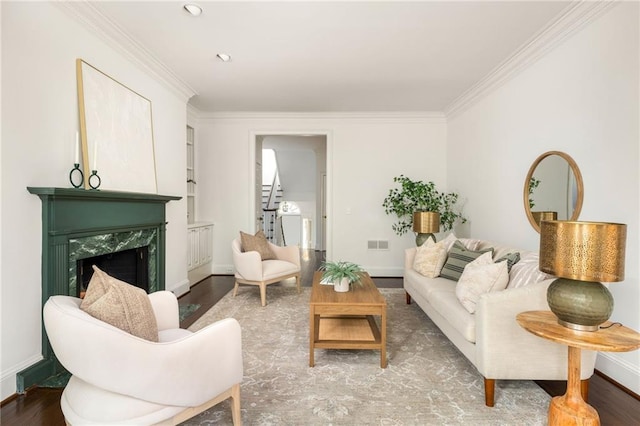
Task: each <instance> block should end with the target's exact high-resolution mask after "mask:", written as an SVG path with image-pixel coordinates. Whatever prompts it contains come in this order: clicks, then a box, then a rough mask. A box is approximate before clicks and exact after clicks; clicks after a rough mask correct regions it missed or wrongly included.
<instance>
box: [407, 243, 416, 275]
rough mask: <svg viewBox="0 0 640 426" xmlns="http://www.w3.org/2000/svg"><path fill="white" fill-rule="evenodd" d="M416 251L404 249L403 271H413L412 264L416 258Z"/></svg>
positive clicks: (412, 248) (411, 248) (413, 248)
mask: <svg viewBox="0 0 640 426" xmlns="http://www.w3.org/2000/svg"><path fill="white" fill-rule="evenodd" d="M416 251H417V249H416V248H415V247H410V248H408V249H405V251H404V269H405V270H406V269H413V262H414V260H415V258H416Z"/></svg>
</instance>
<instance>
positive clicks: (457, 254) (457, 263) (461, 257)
mask: <svg viewBox="0 0 640 426" xmlns="http://www.w3.org/2000/svg"><path fill="white" fill-rule="evenodd" d="M486 252H490V253H492V255H493V248H491V247H490V248H486V249H482V250H477V251H476V250H468V249H467V248H466V247H465V246H464V244H463V243H462V242H460V241H456V242H455V243H454V244H453V246H452V247H451V250H450V251H449V255H448V256H447V261H446V262H445V264H444V266H443V267H442V271H440V276H441V277H443V278H447V279H450V280H453V281H458V279H459V278H460V275H462V271H464V268H465V266H467V264H469V263H470V262H472V261H474V260H475V259H477V258H478V257H480V256H481V255H482V254H483V253H486Z"/></svg>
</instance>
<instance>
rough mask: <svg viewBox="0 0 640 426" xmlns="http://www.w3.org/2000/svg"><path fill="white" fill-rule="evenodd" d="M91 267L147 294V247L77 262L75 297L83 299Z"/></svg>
mask: <svg viewBox="0 0 640 426" xmlns="http://www.w3.org/2000/svg"><path fill="white" fill-rule="evenodd" d="M92 265H96V266H97V267H98V268H100V269H101V270H103V271H104V272H106V273H107V274H109V275H111V276H112V277H114V278H117V279H119V280H121V281H124V282H126V283H129V284H131V285H134V286H136V287H140V288H141V289H143V290H144V291H146V292H147V293H148V292H149V246H144V247H138V248H133V249H129V250H123V251H118V252H114V253H107V254H103V255H100V256H94V257H86V258H84V259H78V260H77V269H76V270H77V282H78V283H80V285H78V286H76V288H77V289H78V290H77V292H78V294H77V295H76V296H77V297H84V293H85V292H86V291H87V287H88V286H89V281H90V280H91V276H92V275H93V268H92Z"/></svg>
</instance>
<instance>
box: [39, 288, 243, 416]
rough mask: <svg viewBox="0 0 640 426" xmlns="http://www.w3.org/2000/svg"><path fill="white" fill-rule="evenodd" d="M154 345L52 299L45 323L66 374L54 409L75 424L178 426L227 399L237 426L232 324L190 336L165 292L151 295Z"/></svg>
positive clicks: (238, 373) (238, 359) (238, 363)
mask: <svg viewBox="0 0 640 426" xmlns="http://www.w3.org/2000/svg"><path fill="white" fill-rule="evenodd" d="M149 298H150V300H151V305H152V307H153V311H154V314H155V316H156V321H157V324H158V329H159V333H158V340H159V341H158V342H157V343H155V342H151V341H148V340H144V339H141V338H139V337H136V336H133V335H131V334H129V333H126V332H125V331H122V330H120V329H119V328H116V327H113V326H111V325H109V324H107V323H105V322H102V321H100V320H98V319H96V318H94V317H92V316H91V315H89V314H87V313H86V312H84V311H82V310H80V303H81V299H78V298H75V297H70V296H52V297H51V298H49V300H48V301H47V302H46V303H45V306H44V310H43V319H44V324H45V328H46V331H47V335H48V336H49V341H50V342H51V346H52V348H53V351H54V353H55V354H56V357H57V358H58V360H59V361H60V363H61V364H62V365H63V366H64V367H65V368H66V369H67V370H68V371H69V372H70V373H71V374H72V377H71V379H70V380H69V383H68V384H67V386H66V388H65V390H64V392H63V393H62V399H61V401H60V405H61V407H62V412H63V414H64V417H65V421H66V422H67V424H70V425H81V424H101V425H112V424H120V425H122V424H127V425H132V424H135V425H150V424H172V425H175V424H178V423H180V422H183V421H185V420H187V419H189V418H191V417H193V416H194V415H196V414H198V413H200V412H202V411H204V410H206V409H208V408H210V407H212V406H214V405H216V404H218V403H219V402H221V401H223V400H225V399H227V398H231V399H232V415H233V423H234V425H236V426H237V425H240V424H241V417H240V382H241V381H242V376H243V366H242V342H241V330H240V325H239V324H238V322H237V321H236V320H235V319H233V318H227V319H223V320H221V321H218V322H216V323H214V324H211V325H209V326H207V327H205V328H203V329H202V330H199V331H198V332H196V333H192V332H191V331H188V330H184V329H181V328H179V317H178V301H177V299H176V297H175V295H174V294H173V293H171V292H169V291H159V292H156V293H152V294H150V295H149Z"/></svg>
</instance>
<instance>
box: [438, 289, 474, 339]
mask: <svg viewBox="0 0 640 426" xmlns="http://www.w3.org/2000/svg"><path fill="white" fill-rule="evenodd" d="M442 281H446V282H448V283H449V284H450V285H449V286H439V287H438V288H437V289H435V290H433V291H432V292H431V293H430V294H429V299H428V300H429V304H430V305H431V306H432V307H433V309H435V310H436V311H437V312H438V313H439V314H440V315H442V316H443V317H444V318H446V319H447V321H448V322H449V324H450V325H451V327H453V328H454V329H455V330H456V331H457V332H458V333H460V334H461V335H462V336H463V337H464V338H465V339H466V340H468V341H469V342H471V343H475V341H476V318H475V315H472V314H470V313H469V312H468V311H467V310H466V309H465V308H464V306H462V305H461V304H460V301H459V300H458V298H457V297H456V290H455V283H453V282H451V280H442Z"/></svg>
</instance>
